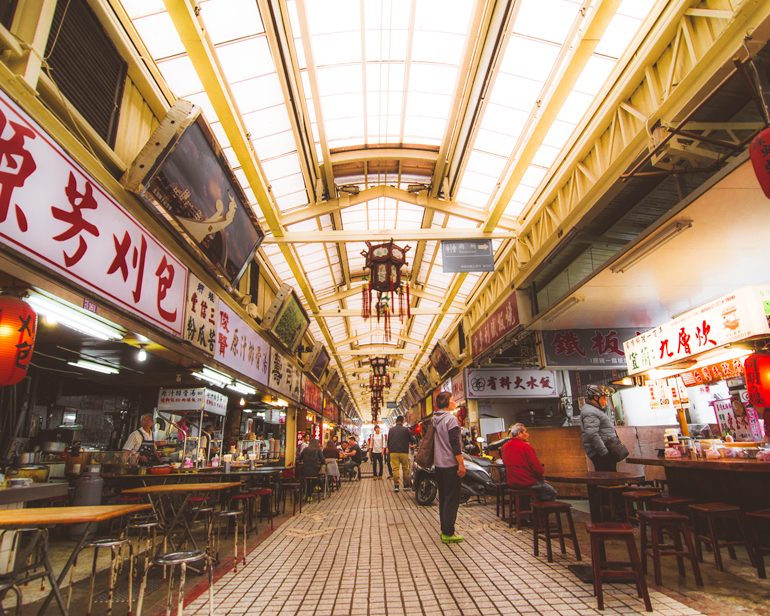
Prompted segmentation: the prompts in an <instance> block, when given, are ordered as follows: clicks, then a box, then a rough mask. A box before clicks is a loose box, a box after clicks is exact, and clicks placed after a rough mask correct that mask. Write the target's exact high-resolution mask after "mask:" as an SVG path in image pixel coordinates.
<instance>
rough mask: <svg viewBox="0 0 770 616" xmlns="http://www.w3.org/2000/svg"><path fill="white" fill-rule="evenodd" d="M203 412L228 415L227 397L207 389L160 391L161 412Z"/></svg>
mask: <svg viewBox="0 0 770 616" xmlns="http://www.w3.org/2000/svg"><path fill="white" fill-rule="evenodd" d="M201 410H204V411H208V412H210V413H214V414H216V415H226V414H227V396H225V395H224V394H220V393H219V392H216V391H212V390H210V389H206V388H205V387H194V388H187V389H161V390H160V394H159V396H158V411H159V412H169V411H170V412H176V411H201Z"/></svg>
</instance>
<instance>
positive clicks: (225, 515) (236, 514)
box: [214, 511, 246, 573]
mask: <svg viewBox="0 0 770 616" xmlns="http://www.w3.org/2000/svg"><path fill="white" fill-rule="evenodd" d="M231 519H232V520H233V521H234V525H235V530H234V531H233V573H238V520H239V519H240V520H241V524H242V530H243V564H244V565H246V517H245V516H244V515H243V512H242V511H220V512H219V519H218V525H217V551H216V558H215V559H214V560H216V562H217V563H218V562H219V547H220V545H221V544H222V520H226V521H227V522H228V527H229V522H230V520H231ZM225 532H227V530H225Z"/></svg>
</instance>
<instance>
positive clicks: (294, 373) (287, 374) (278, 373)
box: [268, 349, 302, 402]
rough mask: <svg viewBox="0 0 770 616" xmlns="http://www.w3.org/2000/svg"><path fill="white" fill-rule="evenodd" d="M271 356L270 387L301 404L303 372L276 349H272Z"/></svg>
mask: <svg viewBox="0 0 770 616" xmlns="http://www.w3.org/2000/svg"><path fill="white" fill-rule="evenodd" d="M271 355H272V357H271V360H270V381H269V382H268V386H269V387H271V388H272V389H274V390H275V391H277V392H278V393H280V394H283V395H284V396H287V397H288V398H291V399H292V400H296V401H297V402H299V401H300V399H301V395H302V372H301V371H300V370H299V368H297V367H296V366H295V365H294V364H292V363H291V362H290V361H289V359H288V358H287V357H286V356H285V355H282V354H281V353H279V352H278V351H276V350H275V349H272V352H271Z"/></svg>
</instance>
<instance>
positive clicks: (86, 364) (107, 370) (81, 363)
mask: <svg viewBox="0 0 770 616" xmlns="http://www.w3.org/2000/svg"><path fill="white" fill-rule="evenodd" d="M67 363H68V364H69V365H70V366H75V367H77V368H85V369H86V370H93V371H94V372H101V373H103V374H118V373H119V372H120V370H118V369H117V368H112V367H110V366H105V365H103V364H96V363H94V362H92V361H86V360H84V359H79V360H77V361H68V362H67Z"/></svg>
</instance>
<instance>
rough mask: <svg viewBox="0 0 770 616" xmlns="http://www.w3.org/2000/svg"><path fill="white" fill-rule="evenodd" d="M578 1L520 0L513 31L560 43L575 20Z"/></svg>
mask: <svg viewBox="0 0 770 616" xmlns="http://www.w3.org/2000/svg"><path fill="white" fill-rule="evenodd" d="M579 10H580V2H577V1H570V0H522V1H521V2H520V4H519V13H518V15H517V17H516V22H515V23H514V25H513V31H514V32H516V33H517V34H523V35H525V36H529V37H532V38H536V39H542V40H544V41H550V42H552V43H558V44H559V45H561V44H562V43H564V42H565V41H566V39H567V35H568V34H569V32H570V29H571V28H572V25H573V23H574V22H575V17H577V15H578V11H579Z"/></svg>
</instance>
